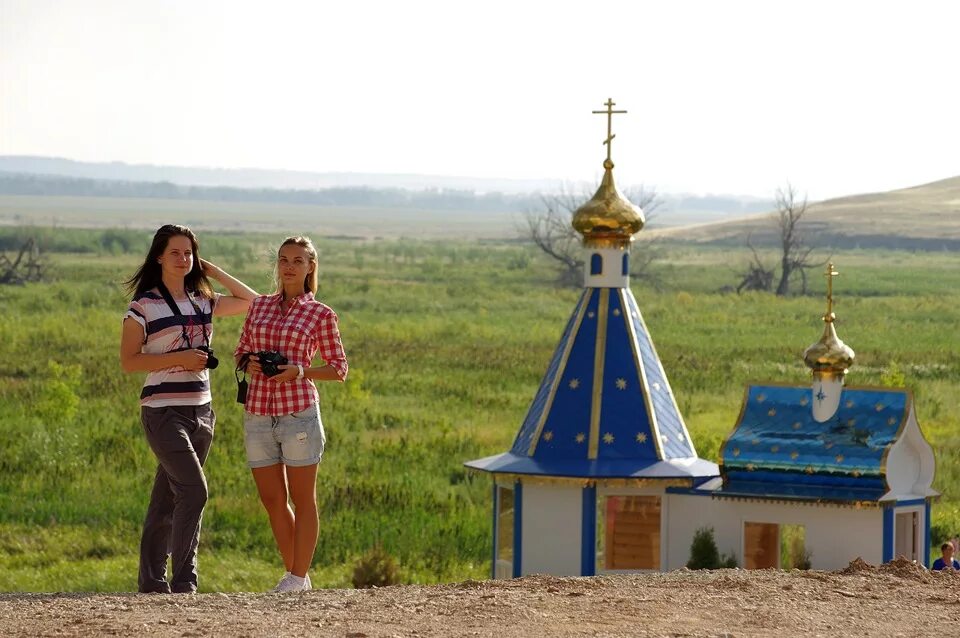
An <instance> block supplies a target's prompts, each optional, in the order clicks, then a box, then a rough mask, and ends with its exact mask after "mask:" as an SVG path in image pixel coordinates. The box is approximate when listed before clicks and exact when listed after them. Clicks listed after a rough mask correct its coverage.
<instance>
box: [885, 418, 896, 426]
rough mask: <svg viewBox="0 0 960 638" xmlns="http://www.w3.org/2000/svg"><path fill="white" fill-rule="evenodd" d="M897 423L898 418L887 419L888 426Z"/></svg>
mask: <svg viewBox="0 0 960 638" xmlns="http://www.w3.org/2000/svg"><path fill="white" fill-rule="evenodd" d="M896 422H897V418H896V417H890V418H889V419H887V425H894V424H895V423H896Z"/></svg>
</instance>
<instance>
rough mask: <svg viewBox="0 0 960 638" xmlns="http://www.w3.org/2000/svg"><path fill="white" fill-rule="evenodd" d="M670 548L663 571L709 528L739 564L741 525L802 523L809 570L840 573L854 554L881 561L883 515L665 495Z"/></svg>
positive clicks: (677, 563)
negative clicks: (705, 528) (699, 531)
mask: <svg viewBox="0 0 960 638" xmlns="http://www.w3.org/2000/svg"><path fill="white" fill-rule="evenodd" d="M669 499H670V506H669V519H668V524H669V531H668V536H669V537H670V546H669V551H668V559H667V566H666V568H667V569H679V568H680V567H683V566H684V565H686V564H687V561H688V560H689V559H690V543H691V542H692V541H693V534H694V532H696V530H697V529H698V528H700V527H704V526H708V527H713V530H714V539H715V540H716V542H717V549H718V550H719V551H720V553H721V554H729V553H730V552H731V551H733V552H735V553H736V556H737V561H738V563H739V564H740V565H741V566H742V565H743V524H744V522H748V521H749V522H755V523H776V524H778V525H803V526H804V528H805V534H806V547H807V549H808V550H809V551H810V560H811V567H812V568H813V569H841V568H843V567H846V566H847V565H848V564H849V563H850V561H851V560H853V559H854V558H857V557H858V556H859V557H860V558H862V559H863V560H865V561H867V562H868V563H871V564H873V565H879V564H880V563H882V562H883V513H882V510H881V509H879V508H864V509H860V510H858V509H855V508H852V507H837V506H832V505H807V504H787V503H764V502H761V501H738V500H734V499H730V498H723V499H720V498H711V497H708V496H692V495H685V494H670V495H669Z"/></svg>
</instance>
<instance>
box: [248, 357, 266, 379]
mask: <svg viewBox="0 0 960 638" xmlns="http://www.w3.org/2000/svg"><path fill="white" fill-rule="evenodd" d="M247 372H248V373H249V374H250V376H253V375H255V374H263V368H261V367H260V357H258V356H257V355H255V354H252V355H250V357H249V358H248V359H247Z"/></svg>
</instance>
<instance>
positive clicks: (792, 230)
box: [754, 183, 825, 296]
mask: <svg viewBox="0 0 960 638" xmlns="http://www.w3.org/2000/svg"><path fill="white" fill-rule="evenodd" d="M776 207H777V210H776V212H774V219H775V221H776V223H777V227H778V228H779V230H780V281H779V283H778V284H777V291H776V294H777V296H784V295H787V294H789V293H790V279H791V278H792V277H793V275H794V274H795V273H797V274H799V275H800V279H801V281H802V283H803V285H802V291H801V292H802V293H803V294H806V292H807V269H808V268H814V267H816V266H822V265H823V264H822V263H816V262H814V261H812V260H811V258H810V253H811V251H813V247H812V246H809V245H807V243H806V238H805V237H804V235H803V233H802V232H801V229H800V222H801V221H802V220H803V218H804V216H805V215H806V214H807V198H806V196H804V197H803V200H802V201H801V200H799V199H798V197H797V192H796V190H795V189H794V188H793V186H792V185H791V184H789V183H788V184H787V186H786V188H778V189H777V195H776ZM754 256H756V251H754ZM824 263H825V262H824Z"/></svg>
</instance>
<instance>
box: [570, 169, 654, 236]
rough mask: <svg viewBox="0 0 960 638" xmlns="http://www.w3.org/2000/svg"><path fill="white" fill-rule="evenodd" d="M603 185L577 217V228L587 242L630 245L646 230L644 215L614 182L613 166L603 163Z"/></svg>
mask: <svg viewBox="0 0 960 638" xmlns="http://www.w3.org/2000/svg"><path fill="white" fill-rule="evenodd" d="M603 168H604V169H605V170H604V173H603V181H601V182H600V188H598V189H597V192H596V194H594V196H593V197H592V198H590V201H588V202H587V203H585V204H584V205H583V206H581V207H580V208H578V209H577V210H576V212H574V214H573V228H574V230H576V231H577V232H578V233H580V234H581V235H583V238H584V240H585V241H588V242H589V241H591V240H596V241H611V240H612V241H613V242H614V243H618V244H629V243H630V242H631V241H632V240H633V235H634V234H635V233H637V232H638V231H639V230H640V229H641V228H643V224H644V221H645V220H644V217H643V211H642V210H641V209H640V207H639V206H635V205H633V204H632V203H630V200H628V199H627V198H626V197H624V196H623V193H621V192H620V190H619V189H618V188H617V185H616V184H615V183H614V181H613V162H612V161H610V160H609V159H607V160H604V162H603Z"/></svg>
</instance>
